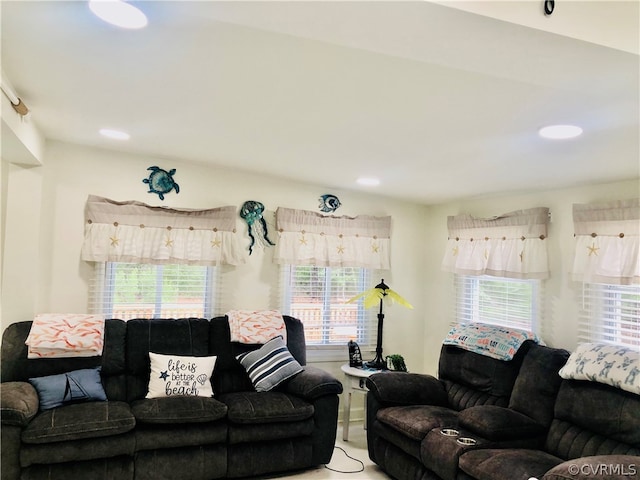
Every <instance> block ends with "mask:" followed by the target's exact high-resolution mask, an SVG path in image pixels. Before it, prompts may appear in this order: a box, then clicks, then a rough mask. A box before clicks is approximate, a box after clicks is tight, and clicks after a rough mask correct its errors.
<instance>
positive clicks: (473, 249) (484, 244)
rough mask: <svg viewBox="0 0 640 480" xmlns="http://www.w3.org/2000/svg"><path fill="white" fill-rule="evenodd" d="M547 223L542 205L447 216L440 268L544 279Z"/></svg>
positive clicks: (547, 218) (465, 272)
mask: <svg viewBox="0 0 640 480" xmlns="http://www.w3.org/2000/svg"><path fill="white" fill-rule="evenodd" d="M548 223H549V209H548V208H546V207H539V208H531V209H528V210H519V211H515V212H510V213H505V214H504V215H500V216H498V217H493V218H475V217H472V216H471V215H456V216H450V217H448V218H447V226H448V229H449V238H448V241H447V248H446V251H445V255H444V259H443V260H442V268H443V270H446V271H449V272H453V273H458V274H461V275H491V276H494V277H507V278H521V279H529V278H530V279H545V278H547V277H548V276H549V264H548V259H547V242H546V238H547V224H548Z"/></svg>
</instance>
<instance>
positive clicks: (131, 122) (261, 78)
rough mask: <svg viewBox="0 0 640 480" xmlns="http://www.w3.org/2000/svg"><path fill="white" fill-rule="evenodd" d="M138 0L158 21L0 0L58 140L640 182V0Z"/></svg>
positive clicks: (386, 178)
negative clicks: (546, 129)
mask: <svg viewBox="0 0 640 480" xmlns="http://www.w3.org/2000/svg"><path fill="white" fill-rule="evenodd" d="M132 3H136V4H137V5H139V7H140V8H141V9H142V10H144V11H145V13H146V14H147V16H148V17H149V26H148V27H147V28H145V29H142V30H135V31H132V30H121V29H118V28H115V27H112V26H109V25H107V24H104V23H102V22H101V21H100V20H98V19H97V18H95V17H94V16H93V15H92V14H91V12H90V11H89V9H88V7H87V5H86V3H84V2H81V1H73V2H66V1H45V2H33V1H6V0H5V1H2V2H1V4H0V6H1V11H0V13H1V22H2V25H1V27H2V31H1V35H2V37H1V40H2V70H3V72H4V74H5V75H6V76H7V78H8V79H9V80H10V81H11V83H12V84H13V86H14V88H15V89H16V91H17V92H18V94H19V95H20V96H21V97H22V99H23V100H24V101H25V103H26V104H27V105H28V107H29V108H30V109H31V112H32V113H31V118H30V121H32V122H34V124H35V125H36V126H37V127H38V128H39V129H40V131H41V132H42V133H43V134H44V136H45V137H46V138H49V139H57V140H62V141H68V142H73V143H78V144H83V145H93V146H98V147H101V148H109V149H114V150H119V151H126V152H132V153H140V154H144V155H149V156H152V157H155V158H158V159H161V160H162V159H165V163H166V166H167V168H170V167H171V160H172V159H180V160H191V161H196V162H205V163H209V164H212V165H220V166H231V167H234V168H240V169H246V170H248V171H252V172H260V173H264V174H268V175H275V176H279V177H285V178H289V179H292V180H295V181H302V182H309V183H313V184H318V185H319V186H322V187H324V188H326V189H331V188H334V189H358V190H362V189H365V187H360V186H358V185H356V184H355V179H356V178H357V177H359V176H363V175H367V176H377V177H379V178H380V179H381V182H382V183H381V185H380V186H379V187H376V188H375V189H371V188H369V189H367V191H372V192H374V193H378V194H381V195H387V196H391V197H396V198H402V199H407V200H410V201H415V202H420V203H425V204H432V203H441V202H446V201H452V200H455V199H459V198H470V197H474V196H482V195H489V194H499V193H507V192H515V191H535V190H539V189H549V188H559V187H566V186H570V185H579V184H587V183H593V182H605V181H615V180H620V179H628V178H637V177H639V176H640V160H639V151H640V142H639V136H640V135H639V130H640V122H639V118H640V113H639V106H640V93H639V92H640V89H639V85H640V84H639V75H640V63H639V58H640V57H639V56H638V48H637V46H638V36H639V35H640V28H639V23H640V20H639V18H638V15H639V12H640V9H639V8H638V7H639V4H640V3H639V2H638V1H630V2H611V1H600V2H570V1H568V2H562V0H558V1H556V11H555V12H554V14H553V15H552V16H550V17H545V16H544V15H543V14H542V1H540V2H538V1H535V2H534V1H528V2H518V3H517V4H516V2H507V3H509V8H510V9H511V10H512V12H511V13H509V12H508V11H507V12H506V13H505V8H504V4H502V5H501V4H500V2H497V3H495V2H475V5H474V2H461V3H458V4H450V5H442V4H436V3H431V2H424V1H414V2H395V1H389V2H363V1H356V2H326V1H318V2H238V1H236V2H213V1H199V2H187V1H173V2H171V1H143V2H132ZM492 3H495V5H493V6H494V7H496V8H495V9H493V11H495V12H497V13H499V14H496V15H494V17H499V18H502V20H500V19H497V18H492V17H491V16H487V15H490V13H491V11H492V10H491V8H489V7H492ZM515 5H519V6H520V7H519V8H517V9H515ZM594 5H595V6H598V7H599V8H595V7H594ZM452 7H455V8H452ZM498 7H500V8H498ZM563 8H564V10H563ZM468 10H475V11H479V12H480V13H482V15H480V14H477V13H471V12H469V11H468ZM498 10H500V11H498ZM509 15H512V16H513V18H514V19H515V20H514V21H517V22H519V24H516V23H511V22H509V21H505V19H507V18H508V17H509ZM607 15H609V17H607ZM612 15H613V16H615V17H616V18H611V16H612ZM527 19H530V20H531V21H530V22H529V21H528V20H527ZM594 21H598V22H599V23H593V22H594ZM612 21H615V22H616V23H613V24H611V23H610V22H612ZM545 22H547V23H545ZM589 22H591V23H589ZM523 23H524V24H527V25H529V26H524V25H522V24H523ZM587 25H600V27H599V28H598V29H597V30H594V29H593V28H591V29H589V28H586V26H587ZM547 26H548V28H546V27H547ZM545 30H549V31H545ZM558 30H560V31H564V32H566V33H565V34H563V35H560V34H558V33H559V32H558ZM591 31H593V32H594V33H593V35H590V34H589V32H591ZM553 32H556V33H553ZM572 37H575V38H572ZM634 45H635V46H636V48H634ZM549 123H575V124H579V125H581V126H582V127H583V128H584V130H585V133H584V134H583V135H582V136H581V137H580V138H578V139H573V140H568V141H562V142H561V141H549V140H543V139H541V138H539V137H538V135H537V130H538V129H539V128H540V127H541V126H544V125H546V124H549ZM102 127H111V128H118V129H122V130H126V131H128V132H129V133H130V134H131V140H129V141H127V142H114V141H109V140H107V139H104V138H102V137H100V136H99V135H98V129H99V128H102Z"/></svg>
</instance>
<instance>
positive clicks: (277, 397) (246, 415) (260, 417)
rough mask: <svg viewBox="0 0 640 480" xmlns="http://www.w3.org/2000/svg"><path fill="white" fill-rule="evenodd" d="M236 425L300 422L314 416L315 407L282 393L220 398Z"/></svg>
mask: <svg viewBox="0 0 640 480" xmlns="http://www.w3.org/2000/svg"><path fill="white" fill-rule="evenodd" d="M220 401H222V402H223V403H225V404H226V405H227V407H228V409H229V410H228V411H227V416H228V418H229V420H230V421H232V422H235V423H245V424H250V423H275V422H298V421H300V420H305V419H307V418H310V417H312V416H313V414H314V408H313V405H311V404H310V403H307V402H306V401H304V400H303V399H301V398H298V397H295V396H293V395H287V394H286V393H282V392H236V393H227V394H225V395H221V396H220Z"/></svg>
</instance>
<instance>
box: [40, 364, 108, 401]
mask: <svg viewBox="0 0 640 480" xmlns="http://www.w3.org/2000/svg"><path fill="white" fill-rule="evenodd" d="M101 369H102V367H95V368H85V369H82V370H74V371H73V372H68V373H61V374H60V375H49V376H47V377H36V378H30V379H29V383H31V385H33V386H34V388H35V389H36V391H37V392H38V397H39V398H40V410H49V409H51V408H55V407H60V406H62V405H65V404H67V403H76V402H86V401H89V400H93V401H106V400H107V395H106V393H105V392H104V388H103V387H102V381H101V379H100V370H101Z"/></svg>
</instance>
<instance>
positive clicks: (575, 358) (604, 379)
mask: <svg viewBox="0 0 640 480" xmlns="http://www.w3.org/2000/svg"><path fill="white" fill-rule="evenodd" d="M559 373H560V376H561V377H562V378H566V379H573V380H590V381H592V382H598V383H604V384H606V385H612V386H614V387H616V388H620V389H622V390H626V391H628V392H631V393H636V394H640V352H638V349H637V348H635V349H634V348H627V347H622V346H620V345H605V344H599V343H583V344H582V345H579V346H578V348H577V349H576V351H575V352H573V353H572V354H571V356H570V357H569V360H567V363H566V364H565V366H564V367H562V368H561V369H560V372H559Z"/></svg>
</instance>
